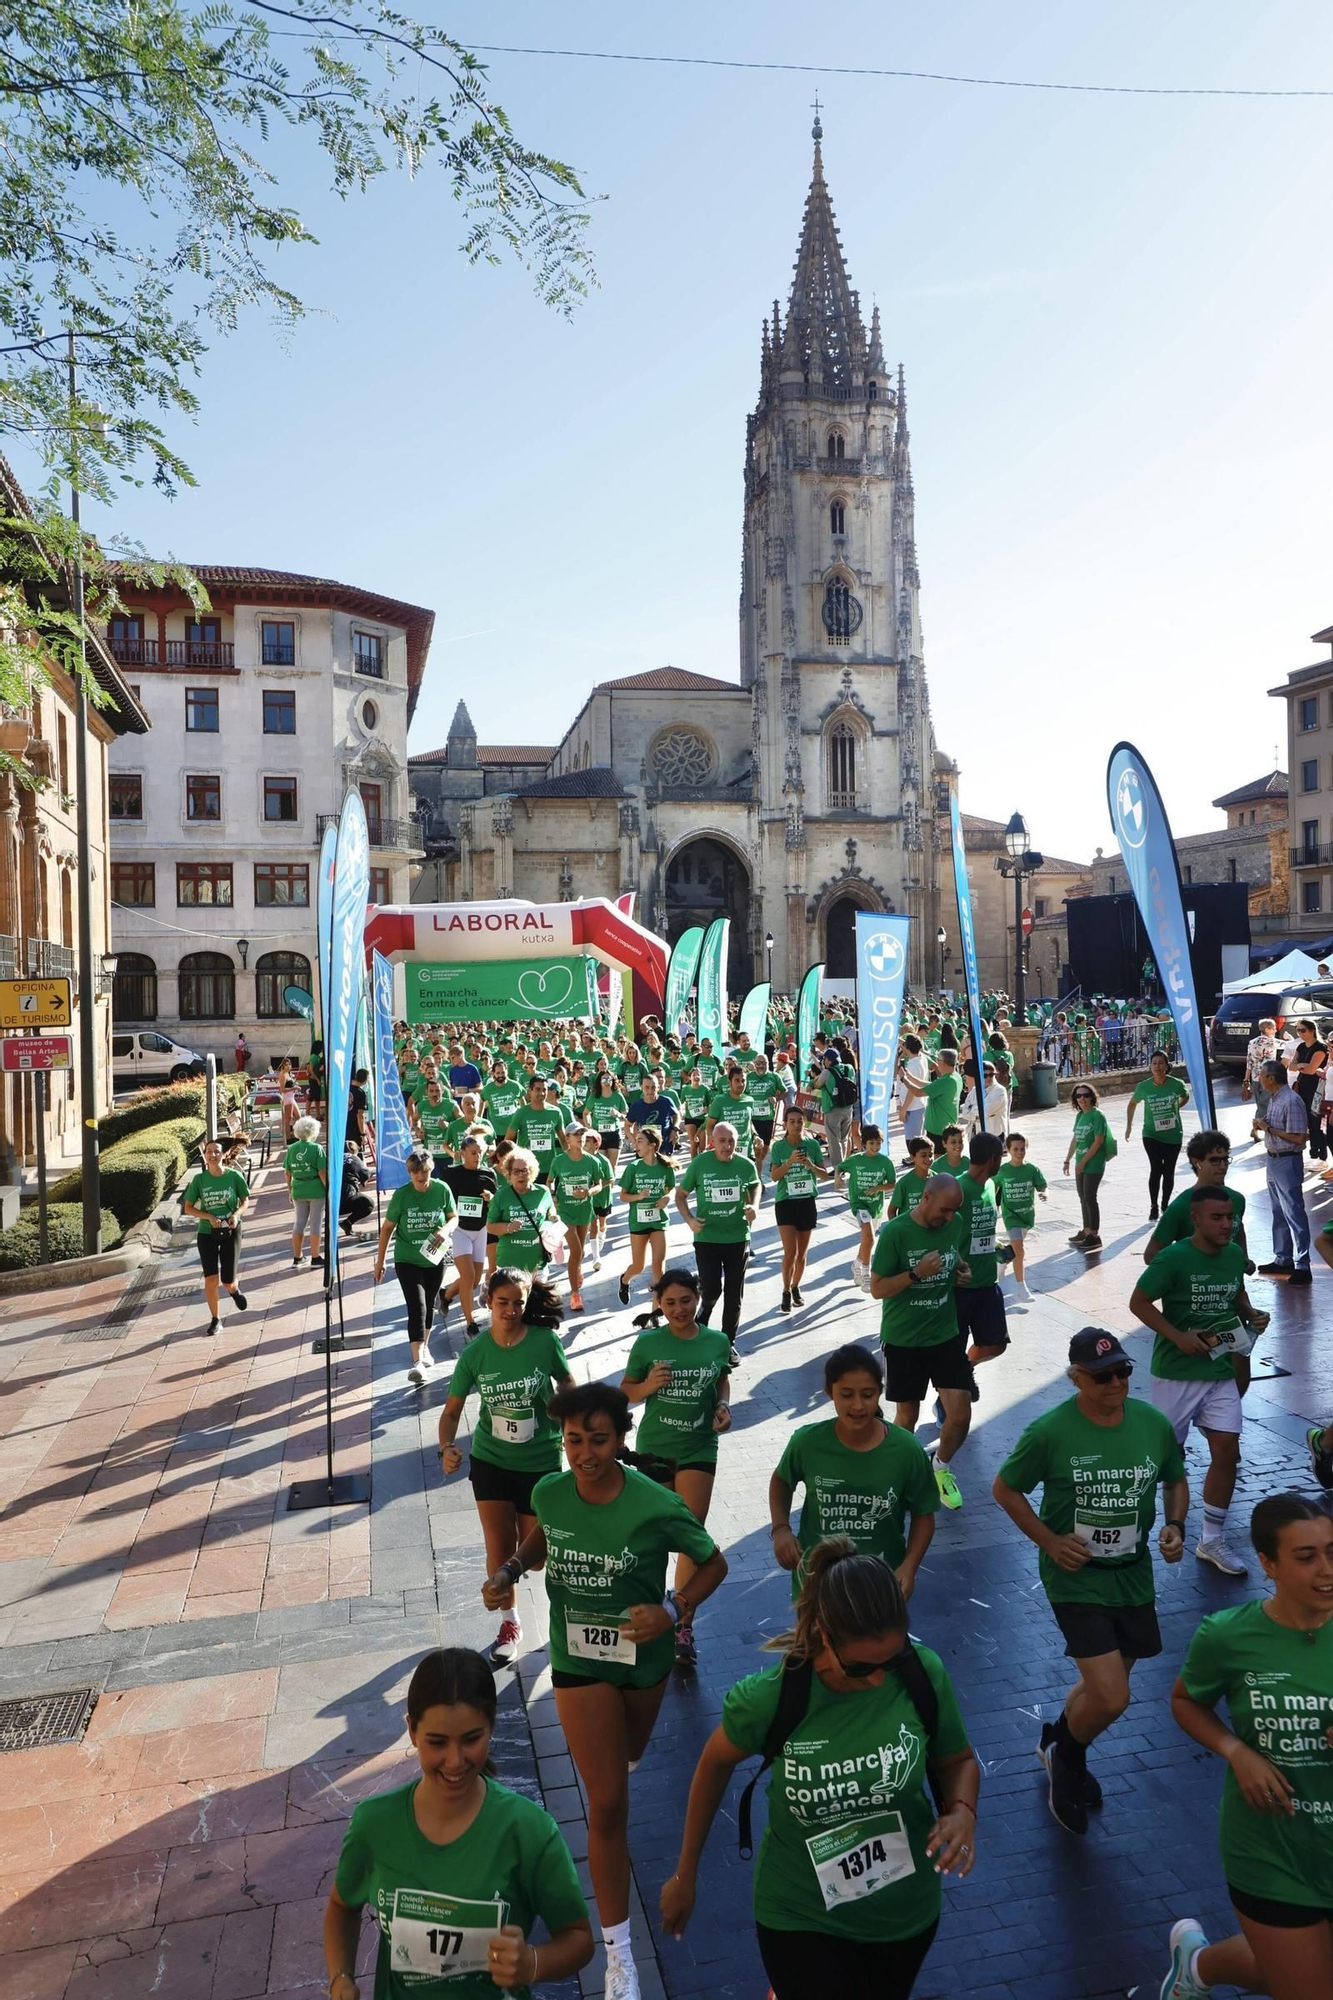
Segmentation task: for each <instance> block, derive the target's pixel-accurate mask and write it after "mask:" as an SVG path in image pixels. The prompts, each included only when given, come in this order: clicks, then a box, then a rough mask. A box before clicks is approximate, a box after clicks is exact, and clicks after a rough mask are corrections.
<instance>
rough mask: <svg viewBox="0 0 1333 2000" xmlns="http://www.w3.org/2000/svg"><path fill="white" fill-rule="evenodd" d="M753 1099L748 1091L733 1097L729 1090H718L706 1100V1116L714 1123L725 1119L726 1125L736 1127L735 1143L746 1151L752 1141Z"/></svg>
mask: <svg viewBox="0 0 1333 2000" xmlns="http://www.w3.org/2000/svg"><path fill="white" fill-rule="evenodd" d="M754 1114H755V1101H754V1099H753V1098H752V1097H751V1096H750V1094H749V1092H748V1091H743V1092H742V1093H741V1095H740V1096H739V1097H733V1096H732V1094H731V1092H730V1091H729V1090H719V1091H718V1092H717V1093H716V1094H715V1095H714V1096H713V1097H711V1098H710V1099H709V1100H708V1116H709V1117H710V1118H711V1119H712V1120H713V1121H714V1123H716V1122H717V1121H718V1120H720V1119H725V1120H726V1122H727V1124H728V1125H734V1126H735V1127H736V1145H737V1147H738V1149H739V1148H742V1147H743V1148H744V1149H745V1150H746V1151H747V1152H748V1151H749V1149H750V1146H751V1145H752V1144H753V1142H754Z"/></svg>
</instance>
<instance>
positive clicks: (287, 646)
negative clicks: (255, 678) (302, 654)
mask: <svg viewBox="0 0 1333 2000" xmlns="http://www.w3.org/2000/svg"><path fill="white" fill-rule="evenodd" d="M259 658H260V663H261V665H263V666H266V667H294V666H295V665H296V627H295V625H294V624H293V623H292V621H291V620H290V619H289V618H265V619H264V620H263V622H262V623H261V625H260V627H259Z"/></svg>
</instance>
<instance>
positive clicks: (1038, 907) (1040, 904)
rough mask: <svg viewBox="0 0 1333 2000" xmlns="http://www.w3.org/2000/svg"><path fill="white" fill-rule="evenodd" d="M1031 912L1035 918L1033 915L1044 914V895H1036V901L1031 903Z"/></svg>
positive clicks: (1041, 915)
mask: <svg viewBox="0 0 1333 2000" xmlns="http://www.w3.org/2000/svg"><path fill="white" fill-rule="evenodd" d="M1032 914H1033V917H1034V918H1035V917H1044V916H1045V915H1046V898H1045V896H1038V897H1037V900H1036V901H1035V902H1034V903H1033V905H1032Z"/></svg>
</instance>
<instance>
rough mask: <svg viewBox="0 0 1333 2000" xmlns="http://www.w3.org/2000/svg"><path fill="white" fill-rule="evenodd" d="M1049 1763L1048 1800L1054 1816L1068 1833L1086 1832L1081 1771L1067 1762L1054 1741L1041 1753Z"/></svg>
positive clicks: (1085, 1808)
mask: <svg viewBox="0 0 1333 2000" xmlns="http://www.w3.org/2000/svg"><path fill="white" fill-rule="evenodd" d="M1038 1754H1039V1755H1040V1757H1041V1761H1042V1763H1043V1764H1044V1765H1045V1766H1046V1776H1047V1779H1048V1781H1049V1782H1048V1789H1047V1793H1046V1799H1047V1803H1048V1805H1049V1806H1050V1808H1051V1817H1052V1818H1053V1819H1055V1820H1057V1821H1058V1822H1059V1824H1060V1825H1061V1826H1062V1827H1063V1828H1064V1829H1065V1832H1066V1833H1086V1832H1087V1830H1088V1808H1087V1807H1086V1805H1084V1803H1083V1796H1082V1785H1081V1782H1080V1780H1081V1778H1082V1773H1081V1772H1079V1771H1076V1770H1075V1769H1074V1768H1073V1766H1072V1765H1070V1764H1067V1763H1066V1762H1065V1760H1064V1758H1063V1757H1062V1756H1061V1755H1060V1753H1059V1751H1058V1750H1057V1749H1056V1747H1055V1744H1054V1743H1053V1742H1052V1743H1050V1744H1048V1745H1047V1747H1046V1748H1045V1749H1044V1750H1042V1751H1040V1752H1039V1753H1038Z"/></svg>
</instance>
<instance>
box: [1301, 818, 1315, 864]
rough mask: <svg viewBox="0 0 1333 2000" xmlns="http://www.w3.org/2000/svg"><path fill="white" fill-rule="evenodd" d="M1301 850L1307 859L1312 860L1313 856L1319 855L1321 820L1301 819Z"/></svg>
mask: <svg viewBox="0 0 1333 2000" xmlns="http://www.w3.org/2000/svg"><path fill="white" fill-rule="evenodd" d="M1301 851H1302V853H1303V854H1304V855H1305V858H1306V860H1307V861H1308V860H1310V859H1311V858H1312V857H1314V858H1317V857H1318V854H1319V821H1318V820H1317V819H1306V820H1302V821H1301Z"/></svg>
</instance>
